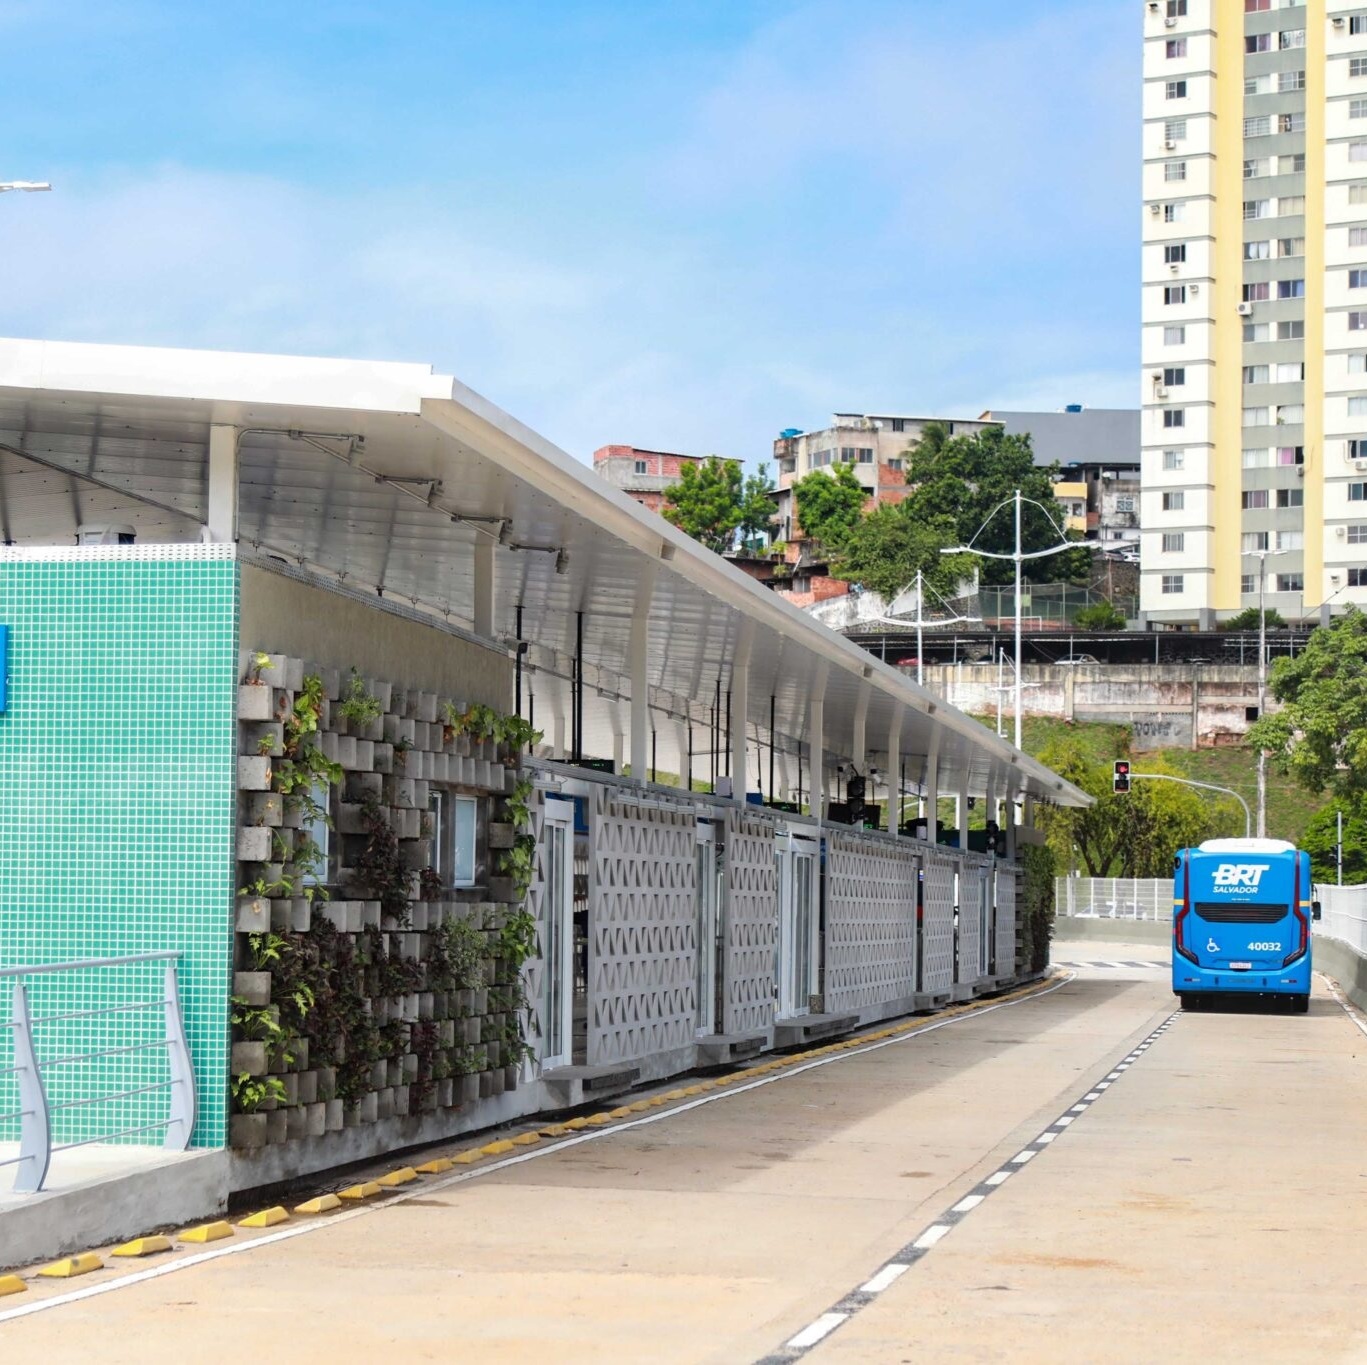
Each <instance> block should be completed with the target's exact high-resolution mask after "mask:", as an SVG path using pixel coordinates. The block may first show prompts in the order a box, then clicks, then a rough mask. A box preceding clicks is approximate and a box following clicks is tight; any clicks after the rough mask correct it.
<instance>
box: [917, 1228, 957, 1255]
mask: <svg viewBox="0 0 1367 1365" xmlns="http://www.w3.org/2000/svg"><path fill="white" fill-rule="evenodd" d="M948 1231H949V1224H948V1223H936V1224H935V1226H934V1227H933V1228H927V1229H926V1230H925V1231H924V1232H923V1233H922V1234H921V1235H920V1236H919V1237H918V1238H917V1239H916V1240H915V1241H914V1242H913V1243H912V1244H911V1245H912V1247H913V1248H914V1249H915V1250H917V1251H929V1250H930V1249H931V1247H933V1246H934V1245H935V1243H936V1242H938V1241H939V1240H940V1238H941V1237H943V1236H944V1235H945V1234H946V1233H947V1232H948Z"/></svg>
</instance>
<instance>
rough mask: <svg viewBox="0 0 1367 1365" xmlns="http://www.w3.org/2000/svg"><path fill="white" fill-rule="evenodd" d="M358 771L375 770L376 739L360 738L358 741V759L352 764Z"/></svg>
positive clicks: (367, 771)
mask: <svg viewBox="0 0 1367 1365" xmlns="http://www.w3.org/2000/svg"><path fill="white" fill-rule="evenodd" d="M351 766H352V767H353V768H355V769H356V771H357V772H362V773H369V772H374V770H375V741H374V740H371V739H358V740H357V741H356V761H355V763H353V764H352V765H351Z"/></svg>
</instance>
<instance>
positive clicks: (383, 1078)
mask: <svg viewBox="0 0 1367 1365" xmlns="http://www.w3.org/2000/svg"><path fill="white" fill-rule="evenodd" d="M388 1084H389V1063H388V1062H387V1061H384V1060H383V1059H381V1060H380V1061H378V1062H375V1063H373V1064H372V1065H371V1068H370V1088H371V1089H372V1090H383V1089H384V1088H385V1086H387V1085H388Z"/></svg>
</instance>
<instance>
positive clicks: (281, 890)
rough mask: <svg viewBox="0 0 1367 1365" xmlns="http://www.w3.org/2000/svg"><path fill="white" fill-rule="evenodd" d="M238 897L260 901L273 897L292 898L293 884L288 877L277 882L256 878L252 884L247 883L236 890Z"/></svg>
mask: <svg viewBox="0 0 1367 1365" xmlns="http://www.w3.org/2000/svg"><path fill="white" fill-rule="evenodd" d="M237 894H238V895H239V896H257V897H261V898H262V899H267V900H268V899H270V898H271V897H273V896H292V895H293V894H294V883H293V882H292V881H291V880H290V879H289V878H288V877H281V878H280V879H279V880H278V881H274V882H268V881H267V880H266V879H265V878H264V877H258V878H257V879H256V880H255V881H253V882H248V883H247V885H246V886H240V887H238V889H237Z"/></svg>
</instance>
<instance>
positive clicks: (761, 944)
mask: <svg viewBox="0 0 1367 1365" xmlns="http://www.w3.org/2000/svg"><path fill="white" fill-rule="evenodd" d="M725 913H726V998H725V1000H724V1002H723V1006H722V1029H723V1031H724V1032H726V1033H750V1032H753V1031H754V1030H756V1029H762V1028H768V1026H769V1025H770V1024H771V1023H773V1021H774V989H775V981H774V955H775V952H776V950H777V946H778V872H777V869H776V867H775V865H774V823H773V821H772V820H766V819H764V818H763V817H761V816H756V815H752V814H750V813H749V812H745V811H740V810H728V811H727V812H726V909H725Z"/></svg>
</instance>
